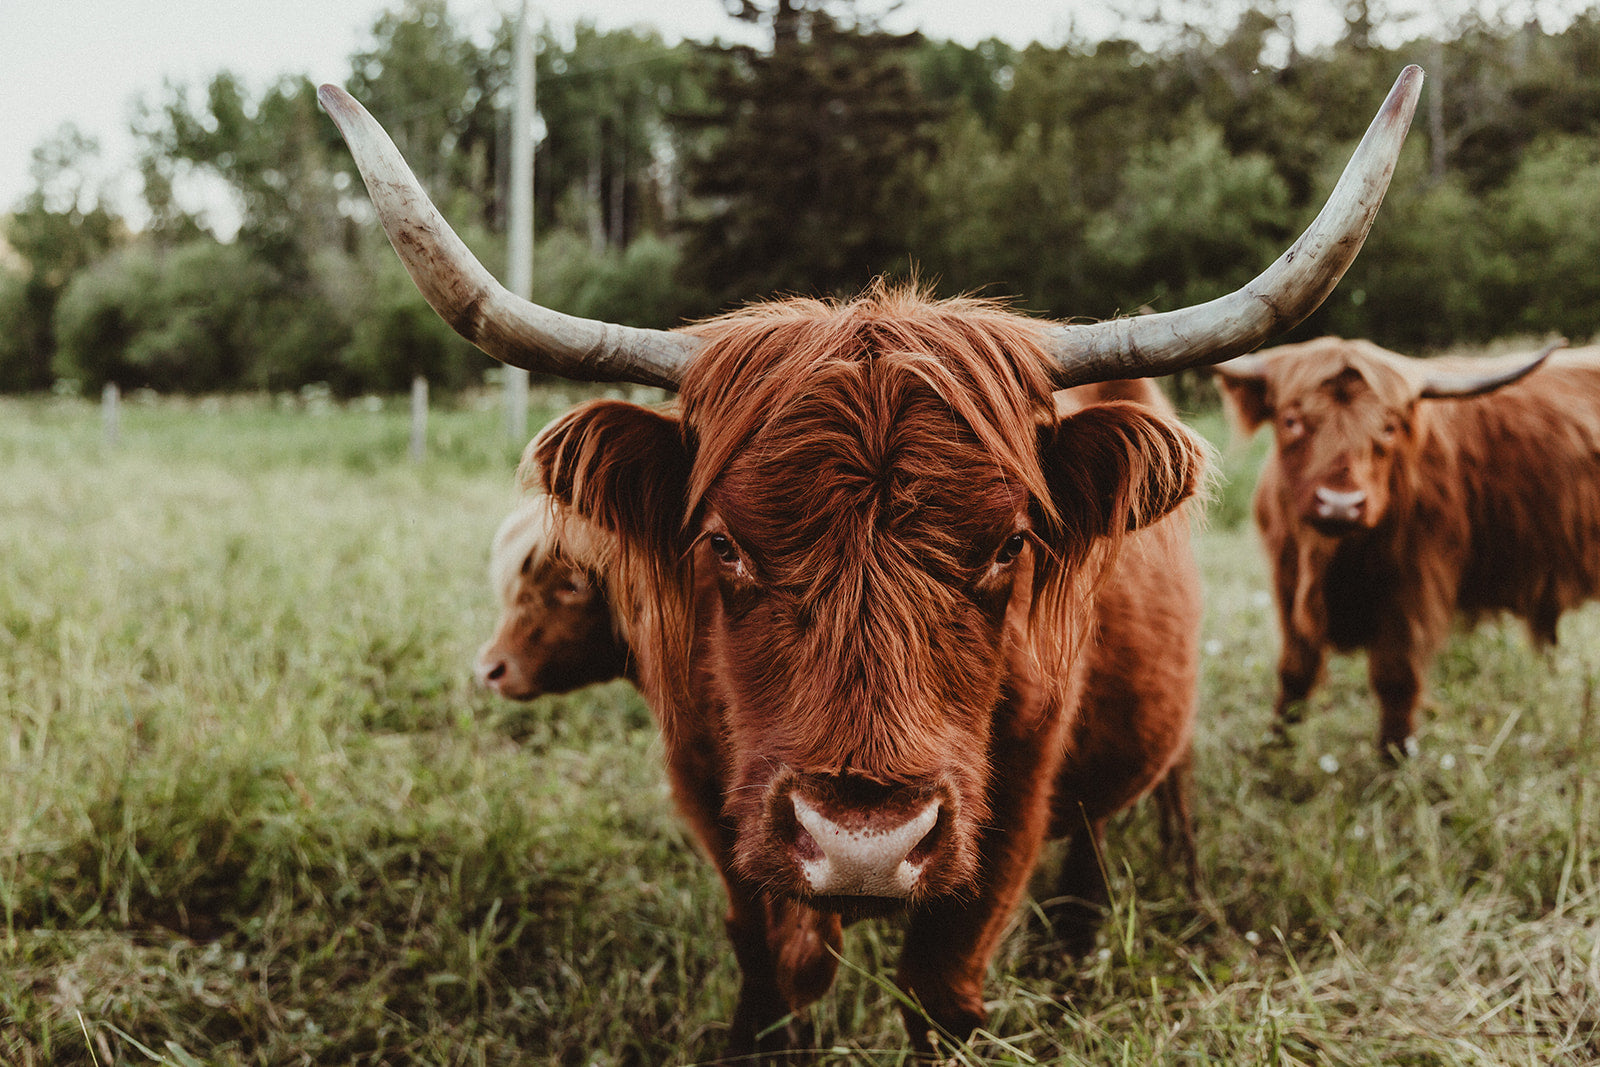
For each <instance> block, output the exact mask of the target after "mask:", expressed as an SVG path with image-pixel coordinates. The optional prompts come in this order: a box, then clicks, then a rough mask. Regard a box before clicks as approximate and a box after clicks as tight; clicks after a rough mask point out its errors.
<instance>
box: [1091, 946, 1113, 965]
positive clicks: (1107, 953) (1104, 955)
mask: <svg viewBox="0 0 1600 1067" xmlns="http://www.w3.org/2000/svg"><path fill="white" fill-rule="evenodd" d="M1094 957H1095V959H1097V960H1099V961H1100V962H1101V963H1104V962H1106V961H1107V960H1109V959H1110V958H1111V950H1110V949H1108V948H1103V949H1101V950H1100V951H1099V952H1096V953H1095V954H1094Z"/></svg>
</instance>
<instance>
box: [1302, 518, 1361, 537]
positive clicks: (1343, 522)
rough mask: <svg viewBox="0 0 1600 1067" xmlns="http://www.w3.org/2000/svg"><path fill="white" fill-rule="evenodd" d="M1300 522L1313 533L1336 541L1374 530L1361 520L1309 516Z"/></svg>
mask: <svg viewBox="0 0 1600 1067" xmlns="http://www.w3.org/2000/svg"><path fill="white" fill-rule="evenodd" d="M1300 521H1301V522H1303V523H1304V524H1305V525H1306V528H1307V529H1309V530H1311V531H1312V532H1313V533H1316V534H1319V535H1321V536H1322V537H1327V538H1331V539H1333V540H1335V541H1339V540H1343V539H1344V538H1346V537H1354V536H1355V535H1356V534H1362V533H1366V532H1367V531H1368V530H1370V529H1372V526H1371V524H1370V523H1367V522H1364V521H1362V520H1360V519H1327V518H1322V517H1320V516H1315V515H1307V516H1305V517H1304V518H1302V519H1301V520H1300Z"/></svg>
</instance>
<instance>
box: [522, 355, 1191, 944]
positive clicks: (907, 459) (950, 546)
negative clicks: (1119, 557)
mask: <svg viewBox="0 0 1600 1067" xmlns="http://www.w3.org/2000/svg"><path fill="white" fill-rule="evenodd" d="M913 362H914V361H913ZM787 369H788V371H789V373H790V375H791V376H792V375H795V374H801V373H803V374H804V375H805V377H804V380H797V379H795V378H793V377H790V379H789V380H787V381H785V382H783V387H782V388H781V389H776V388H768V389H767V395H766V396H765V397H760V396H758V397H754V398H750V397H746V398H744V400H743V401H742V402H733V403H731V404H730V403H729V402H727V400H726V398H727V396H728V395H731V394H732V393H733V392H734V391H733V390H724V391H723V393H722V397H723V400H724V402H723V403H718V402H716V398H715V397H712V398H709V399H707V400H706V402H705V403H704V404H703V405H698V404H697V403H696V401H697V399H699V396H698V394H697V393H696V392H695V391H694V390H693V389H692V388H686V390H685V392H684V394H683V396H684V418H685V421H686V423H687V425H686V426H684V427H683V428H682V432H681V433H680V432H676V431H677V427H676V426H669V424H670V423H671V421H672V420H671V419H670V417H668V416H664V415H661V414H659V413H655V412H651V411H647V410H645V409H639V408H631V407H629V406H628V405H623V404H618V403H615V402H600V403H598V404H595V405H592V406H591V407H589V408H587V409H582V410H580V411H578V412H576V413H574V414H572V415H569V416H568V417H567V418H566V419H565V420H564V421H563V422H562V423H559V424H557V425H555V426H554V427H552V428H551V429H550V430H548V431H546V434H545V435H544V437H543V438H542V439H541V442H540V444H539V455H538V458H539V460H540V463H541V465H542V466H543V468H544V470H545V472H546V475H545V477H546V479H547V487H548V488H549V489H550V491H552V492H553V493H555V494H556V495H557V496H558V497H562V498H563V499H570V500H572V501H574V506H576V507H577V508H578V509H579V510H580V511H584V512H585V513H586V514H588V515H590V516H591V517H592V518H595V519H597V520H598V521H600V522H601V524H602V525H606V526H608V527H610V528H611V529H614V530H616V531H617V532H618V533H619V534H620V535H621V537H622V539H623V541H624V542H625V543H627V544H628V545H630V546H635V547H637V546H640V545H647V546H649V547H648V548H647V551H648V552H649V553H650V554H651V555H652V557H653V559H654V561H655V562H654V564H653V565H654V566H656V567H657V569H658V570H659V572H660V573H662V574H664V575H665V574H667V573H668V571H669V569H670V568H674V567H675V568H676V571H675V575H674V577H673V578H672V579H671V580H672V581H674V583H675V586H676V588H677V589H678V590H680V592H681V594H682V595H683V596H684V597H686V598H691V599H692V600H693V605H692V617H693V620H694V622H693V626H694V640H693V642H692V645H691V646H690V647H689V648H688V650H687V653H686V655H687V657H688V659H689V660H690V661H692V663H686V664H681V665H680V666H679V670H678V673H679V674H680V675H685V674H689V673H692V674H693V676H694V677H695V678H696V679H699V680H700V681H699V682H698V683H697V685H698V686H699V688H697V689H696V698H695V699H696V702H697V704H698V706H699V707H698V711H706V710H709V711H710V713H712V714H714V715H715V716H716V717H717V719H718V721H717V722H716V723H715V726H714V729H713V733H714V734H715V735H716V736H717V737H718V738H720V740H721V743H722V744H723V747H724V751H723V753H722V771H723V775H724V782H723V784H724V788H725V795H724V813H725V815H726V816H727V817H728V819H729V821H730V823H731V824H732V825H733V826H734V827H735V836H736V841H735V845H734V855H735V862H736V866H737V868H738V870H739V872H740V873H741V874H742V875H743V876H745V877H746V878H748V879H749V880H750V881H751V882H753V883H754V884H758V885H761V886H764V887H766V888H767V889H769V890H772V891H776V892H779V893H782V894H785V895H789V896H792V897H796V898H801V899H804V900H807V901H809V902H811V903H812V904H814V905H816V906H820V907H831V908H834V909H837V910H841V911H845V912H848V913H852V914H863V913H871V912H876V911H885V910H891V909H894V908H898V907H901V906H904V905H905V904H906V903H907V902H915V901H919V900H925V899H928V898H931V897H937V896H941V895H946V894H961V893H963V892H969V891H970V890H971V889H972V887H973V882H974V879H975V877H976V874H977V871H978V867H979V864H980V847H979V846H980V837H981V835H982V833H983V831H984V828H985V826H986V825H987V823H988V820H989V814H990V809H989V801H990V797H991V796H992V795H993V793H994V791H995V789H996V784H995V783H993V782H991V780H990V772H991V762H990V757H991V755H992V753H993V752H994V750H995V746H996V744H997V743H1000V741H1001V740H1002V738H1001V737H1000V735H1005V736H1006V738H1012V737H1020V736H1025V735H1032V734H1033V732H1034V731H1037V732H1038V733H1037V736H1038V737H1039V738H1041V739H1043V738H1045V737H1048V736H1054V735H1051V734H1050V731H1049V723H1048V722H1047V721H1046V717H1047V714H1048V712H1049V710H1050V709H1051V708H1052V707H1053V706H1054V705H1053V704H1052V703H1051V700H1052V695H1053V692H1052V689H1051V684H1052V682H1053V681H1055V680H1057V679H1055V678H1054V677H1053V676H1054V675H1056V674H1059V673H1062V672H1063V670H1064V668H1063V667H1062V666H1061V664H1060V662H1059V660H1052V661H1051V662H1050V664H1049V665H1048V666H1043V667H1041V666H1040V664H1039V662H1038V661H1039V660H1040V659H1043V658H1046V656H1044V655H1041V650H1042V649H1047V648H1048V649H1049V650H1050V652H1049V653H1048V654H1054V655H1059V653H1060V651H1061V647H1062V645H1063V644H1065V643H1066V640H1067V638H1066V636H1065V635H1064V630H1065V629H1067V628H1068V627H1069V626H1070V625H1071V622H1072V618H1071V617H1072V605H1071V604H1070V603H1068V601H1069V599H1070V598H1069V597H1067V596H1065V595H1063V594H1062V590H1063V589H1065V588H1067V587H1068V586H1070V585H1071V583H1072V579H1073V577H1074V572H1076V571H1078V570H1079V569H1081V568H1082V567H1083V566H1084V564H1085V562H1086V560H1087V559H1088V558H1089V557H1090V555H1091V553H1092V551H1093V548H1094V547H1095V546H1096V545H1097V544H1099V543H1101V542H1103V541H1104V540H1105V539H1107V538H1109V537H1115V536H1117V535H1120V534H1122V533H1124V532H1126V531H1127V530H1128V529H1131V528H1135V527H1137V526H1139V525H1143V524H1144V523H1147V522H1150V521H1154V519H1156V518H1158V517H1160V516H1161V515H1164V514H1165V513H1167V512H1168V511H1170V510H1171V509H1172V508H1173V507H1175V506H1177V504H1178V503H1179V502H1180V501H1181V500H1182V499H1183V498H1184V497H1185V496H1187V495H1188V494H1190V493H1191V492H1193V490H1194V488H1195V484H1196V480H1197V478H1198V475H1199V469H1200V464H1201V459H1200V456H1201V452H1200V446H1199V445H1198V443H1197V442H1196V441H1195V440H1194V439H1193V438H1192V437H1191V436H1190V435H1189V434H1188V433H1187V431H1184V430H1183V429H1182V428H1181V427H1179V426H1177V425H1176V424H1175V423H1172V422H1169V421H1167V420H1165V419H1163V418H1161V417H1159V416H1156V415H1153V414H1152V413H1150V412H1148V411H1147V410H1145V409H1142V408H1138V407H1135V406H1132V405H1126V404H1117V405H1107V406H1103V407H1098V408H1090V409H1088V410H1086V411H1083V412H1081V413H1080V414H1078V415H1076V416H1074V417H1072V418H1069V419H1066V420H1064V421H1062V422H1061V423H1059V424H1057V423H1056V422H1055V421H1054V419H1053V418H1052V417H1051V408H1050V406H1049V405H1050V397H1049V393H1048V389H1047V385H1046V387H1045V389H1044V390H1035V391H1034V393H1033V394H1032V395H1027V394H1025V393H1024V392H1023V387H1022V386H1021V385H1019V384H1018V383H1016V382H1011V383H1010V384H1009V388H1010V389H1011V390H1012V391H1013V392H1014V393H1016V394H1018V395H1016V396H1012V397H1010V398H1009V399H1008V400H1007V403H1008V404H1010V405H1012V407H1013V408H1014V411H1013V412H1012V414H1016V413H1018V412H1020V413H1022V416H1023V420H1024V421H1022V422H1019V421H1018V420H1017V419H1014V418H1013V419H1010V420H1009V421H1008V419H1007V413H1006V412H1001V411H997V410H996V408H997V406H998V405H997V404H995V403H993V402H992V401H993V398H992V397H991V398H989V399H987V400H973V399H972V398H971V397H967V396H964V397H961V398H955V399H953V398H952V397H951V396H950V395H949V389H941V388H939V387H938V386H937V385H935V384H931V383H930V380H929V379H930V378H931V379H933V380H934V381H935V382H937V381H939V379H940V375H939V374H930V373H928V371H927V369H926V367H923V368H920V369H915V368H912V367H911V366H908V365H906V364H904V363H901V362H897V361H895V360H892V359H880V360H866V361H860V362H842V361H833V362H831V363H829V362H824V363H822V364H820V365H817V366H813V367H793V366H791V367H789V368H787ZM746 373H750V372H749V371H748V370H747V371H746ZM757 377H758V380H759V381H762V382H765V383H766V384H767V386H769V387H770V386H771V385H772V379H773V378H775V377H779V376H773V375H766V376H757ZM1041 378H1042V376H1041ZM944 384H945V385H947V386H950V387H951V388H954V387H955V385H954V383H953V382H947V383H944ZM760 388H762V387H761V386H757V387H756V389H755V390H752V391H759V390H760ZM1040 392H1042V395H1039V394H1040ZM1019 397H1020V399H1019ZM752 416H754V417H752ZM730 422H733V423H736V424H738V426H739V427H740V428H739V430H738V431H737V432H736V433H733V434H729V433H728V432H727V430H728V428H729V426H728V424H729V423H730ZM674 438H675V439H676V441H677V444H676V445H675V446H674V447H672V448H671V449H670V450H669V448H668V442H669V440H672V439H674ZM647 442H648V443H649V444H648V447H646V443H647ZM624 454H626V455H629V456H630V457H631V459H630V460H628V461H626V465H624V462H623V461H619V460H618V458H617V457H619V456H621V455H624ZM652 456H653V457H655V459H653V460H652V459H646V458H644V457H652ZM663 456H665V457H666V459H665V462H664V463H662V462H660V460H661V458H662V457H663ZM584 457H587V458H584ZM619 476H620V478H621V479H622V481H624V482H626V483H628V484H627V485H626V486H619V489H618V491H613V490H610V489H607V488H605V487H604V484H603V482H604V480H605V479H607V478H616V477H619ZM663 483H675V484H672V485H671V489H670V493H669V494H660V493H657V492H656V489H659V488H660V487H661V486H662V484H663ZM646 485H648V486H650V487H652V489H651V490H650V494H651V495H654V496H658V497H659V496H662V495H672V496H675V497H676V499H677V500H678V502H679V503H678V511H677V515H678V517H679V523H676V524H673V525H675V526H676V529H672V530H666V529H663V528H661V527H660V526H655V527H653V528H652V527H651V526H649V525H645V526H642V527H639V528H636V529H634V530H633V531H631V532H630V530H629V528H628V522H629V521H630V520H629V512H630V511H631V512H632V514H633V516H634V517H635V519H637V520H639V521H644V522H647V523H648V521H649V520H648V516H647V515H645V514H644V513H643V511H642V510H641V509H640V507H639V505H638V503H637V499H638V496H639V491H640V490H641V489H642V488H643V487H644V486H646ZM653 539H654V543H652V540H653ZM1063 605H1065V606H1064V607H1063ZM1078 606H1079V607H1081V599H1080V601H1079V604H1078ZM1046 616H1048V618H1046ZM1045 630H1048V631H1049V636H1050V637H1051V638H1052V640H1045V641H1041V640H1040V639H1039V638H1040V633H1039V632H1040V631H1045ZM1048 654H1047V655H1048ZM1041 764H1042V765H1043V766H1044V767H1045V768H1047V769H1046V770H1045V771H1044V772H1043V773H1048V768H1053V766H1054V765H1055V764H1054V760H1053V759H1052V758H1051V756H1050V755H1048V754H1046V755H1044V756H1041Z"/></svg>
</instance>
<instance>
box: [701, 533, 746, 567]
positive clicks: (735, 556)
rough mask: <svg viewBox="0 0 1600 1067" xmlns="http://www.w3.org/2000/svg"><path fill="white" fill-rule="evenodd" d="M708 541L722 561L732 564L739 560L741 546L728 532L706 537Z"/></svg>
mask: <svg viewBox="0 0 1600 1067" xmlns="http://www.w3.org/2000/svg"><path fill="white" fill-rule="evenodd" d="M706 543H707V544H709V545H710V546H711V551H712V552H714V553H716V556H717V558H718V559H720V560H721V561H722V562H724V563H726V564H729V565H730V566H731V565H732V564H735V563H738V562H739V548H738V546H737V545H735V544H734V543H733V538H731V537H729V536H728V535H727V534H719V533H714V534H712V535H711V536H710V537H707V538H706Z"/></svg>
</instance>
